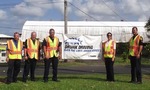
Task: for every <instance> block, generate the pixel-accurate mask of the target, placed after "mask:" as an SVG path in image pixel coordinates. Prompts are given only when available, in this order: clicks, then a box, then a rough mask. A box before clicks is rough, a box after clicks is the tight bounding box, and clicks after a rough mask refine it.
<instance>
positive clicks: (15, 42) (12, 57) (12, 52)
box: [6, 32, 23, 84]
mask: <svg viewBox="0 0 150 90" xmlns="http://www.w3.org/2000/svg"><path fill="white" fill-rule="evenodd" d="M19 37H20V35H19V33H18V32H15V33H14V39H11V40H8V41H7V51H6V55H7V58H6V62H7V63H8V70H7V81H6V84H10V83H11V82H17V76H18V73H19V72H20V65H21V60H22V49H23V43H22V41H21V40H19Z"/></svg>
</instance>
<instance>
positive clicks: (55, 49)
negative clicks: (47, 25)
mask: <svg viewBox="0 0 150 90" xmlns="http://www.w3.org/2000/svg"><path fill="white" fill-rule="evenodd" d="M54 35H55V30H54V29H50V30H49V36H48V37H46V38H45V39H44V41H43V50H44V56H45V60H44V64H45V69H44V77H43V79H44V82H48V75H49V68H50V64H51V63H52V69H53V77H52V81H56V82H57V81H59V80H58V79H57V67H58V59H61V44H60V42H59V39H58V38H57V37H56V36H54Z"/></svg>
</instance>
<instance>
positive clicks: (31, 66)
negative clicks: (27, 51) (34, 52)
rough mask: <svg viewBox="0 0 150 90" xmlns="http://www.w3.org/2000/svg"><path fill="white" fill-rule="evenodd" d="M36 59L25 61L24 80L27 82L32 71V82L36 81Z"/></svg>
mask: <svg viewBox="0 0 150 90" xmlns="http://www.w3.org/2000/svg"><path fill="white" fill-rule="evenodd" d="M36 61H37V60H36V59H28V60H25V65H24V71H23V80H24V81H26V80H27V77H28V75H29V71H30V79H31V81H34V80H35V75H34V72H35V67H36Z"/></svg>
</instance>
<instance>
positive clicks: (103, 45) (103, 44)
mask: <svg viewBox="0 0 150 90" xmlns="http://www.w3.org/2000/svg"><path fill="white" fill-rule="evenodd" d="M104 48H105V43H104V42H102V60H103V61H105V59H104Z"/></svg>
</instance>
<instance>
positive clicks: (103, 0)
mask: <svg viewBox="0 0 150 90" xmlns="http://www.w3.org/2000/svg"><path fill="white" fill-rule="evenodd" d="M102 2H103V3H104V5H105V6H107V7H108V8H109V9H110V10H111V11H112V12H113V13H114V14H116V15H117V16H118V17H119V18H121V20H124V21H127V20H126V19H124V18H123V17H122V16H120V15H119V14H118V13H117V12H116V11H115V10H113V9H112V8H111V7H110V6H109V5H107V4H106V2H105V0H102Z"/></svg>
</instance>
